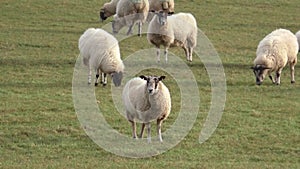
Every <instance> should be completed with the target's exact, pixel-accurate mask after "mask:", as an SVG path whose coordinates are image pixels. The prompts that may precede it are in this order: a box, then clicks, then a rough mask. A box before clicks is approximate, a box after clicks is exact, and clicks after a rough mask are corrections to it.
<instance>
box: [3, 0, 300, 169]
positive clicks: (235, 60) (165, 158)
mask: <svg viewBox="0 0 300 169" xmlns="http://www.w3.org/2000/svg"><path fill="white" fill-rule="evenodd" d="M104 2H105V1H104V0H97V1H96V0H91V1H79V0H73V1H71V0H61V1H47V0H18V1H16V0H1V1H0V10H1V15H0V29H1V32H0V51H1V55H0V72H1V76H0V115H1V116H0V168H7V169H8V168H9V169H11V168H122V169H123V168H300V160H299V157H300V148H299V147H300V136H299V133H300V97H299V96H300V73H299V72H300V66H299V64H298V65H297V66H296V84H293V85H291V84H290V77H289V69H288V68H285V69H284V71H283V74H282V78H281V80H282V84H281V85H280V86H275V85H272V84H271V82H270V81H269V80H268V79H267V80H266V81H265V82H264V83H263V85H262V86H256V85H255V79H254V75H253V73H252V71H251V70H250V66H251V65H252V61H253V60H254V58H255V50H256V47H257V44H258V42H259V41H260V40H261V39H262V38H263V37H264V36H265V35H266V34H268V33H269V32H271V31H273V30H274V29H276V28H286V29H289V30H291V31H292V32H296V31H298V30H299V29H300V22H299V1H297V0H288V1H286V0H285V1H283V0H280V1H262V0H254V1H246V0H241V1H238V0H232V1H229V0H221V1H216V0H211V1H195V0H176V6H175V9H176V12H179V11H184V12H191V13H193V14H194V16H195V17H196V19H197V21H198V27H199V28H200V29H201V30H202V31H203V32H204V33H205V35H206V36H207V37H208V38H209V39H210V41H211V42H212V44H213V45H214V47H215V49H216V50H217V51H218V54H219V56H220V58H221V60H222V62H223V66H224V69H225V74H226V83H227V86H226V87H227V91H226V105H225V110H224V113H223V116H222V119H221V121H220V123H219V125H218V128H217V129H216V131H215V132H214V134H213V135H212V136H211V137H210V138H209V140H207V141H206V142H204V143H203V144H200V143H199V141H198V137H199V132H200V131H201V128H202V127H203V124H204V121H205V118H206V115H207V113H208V110H209V108H210V104H211V97H210V94H211V84H210V81H209V77H208V75H207V72H206V69H205V67H204V65H203V64H202V62H201V60H200V59H199V58H198V57H197V56H194V60H193V63H191V64H188V65H189V67H190V69H191V70H192V72H193V73H194V75H195V78H196V81H197V84H198V87H199V95H200V99H201V102H200V104H199V112H198V116H197V119H196V122H195V123H194V125H193V128H192V129H191V130H190V131H189V133H188V135H187V136H186V137H185V138H184V139H183V140H182V141H181V142H180V143H179V144H178V145H176V146H175V147H174V148H172V149H170V150H169V151H167V152H165V153H163V154H161V155H158V156H154V157H151V158H144V159H132V158H126V157H121V156H117V155H115V154H113V153H110V152H107V151H105V150H104V149H102V148H101V147H99V146H98V145H97V144H95V143H94V142H93V140H92V139H91V138H89V137H88V136H87V135H86V133H85V132H84V130H83V128H82V126H81V124H80V122H79V120H78V118H77V116H76V112H75V109H74V104H73V99H72V78H73V70H74V66H75V63H76V59H77V56H78V54H79V50H78V47H77V45H78V39H79V37H80V35H81V34H82V33H83V32H84V30H85V29H87V28H89V27H102V26H104V25H107V24H110V23H109V22H110V21H111V18H110V19H109V20H107V21H105V22H103V23H101V22H99V16H98V12H99V9H100V7H101V6H102V4H103V3H104ZM151 47H152V46H151V45H149V44H148V42H147V40H146V37H145V35H143V37H142V38H139V37H135V36H134V37H131V38H127V39H125V40H123V41H121V42H120V48H121V54H122V57H123V59H125V58H126V57H127V56H129V55H131V54H132V53H134V52H135V51H138V50H141V49H148V48H151ZM170 51H171V52H172V53H175V54H176V55H178V56H180V57H181V58H182V59H183V60H184V62H186V61H185V59H184V56H183V55H184V52H183V51H182V50H181V49H171V50H170ZM154 59H155V56H153V60H154ZM152 72H154V73H159V74H161V73H164V72H161V71H159V70H145V71H144V72H142V73H145V74H147V73H149V74H150V73H152ZM109 83H110V82H109ZM165 83H166V84H167V86H168V87H169V88H170V90H171V94H172V114H171V115H170V117H169V118H168V119H167V120H166V121H165V123H164V125H163V128H164V130H165V129H167V128H168V127H169V126H170V125H171V124H172V123H173V122H174V121H175V119H176V117H177V115H178V114H176V112H178V110H179V109H180V104H179V102H180V96H181V95H180V94H178V92H176V91H177V90H178V86H177V84H176V81H175V80H174V79H172V78H169V79H166V81H165ZM95 94H96V98H97V100H98V101H99V103H98V105H99V108H100V109H101V110H103V115H104V117H105V118H106V120H107V122H108V123H109V124H110V125H111V126H112V127H113V128H114V129H116V130H117V131H119V132H120V133H123V134H125V135H128V136H130V134H131V128H130V124H129V123H128V122H127V121H126V119H125V118H123V117H122V116H121V115H120V114H119V113H118V112H117V111H116V109H115V107H114V105H113V104H112V97H111V90H110V88H109V87H106V88H103V87H101V86H99V87H97V88H96V90H95ZM152 126H154V125H152ZM153 134H154V132H153ZM154 135H155V134H154Z"/></svg>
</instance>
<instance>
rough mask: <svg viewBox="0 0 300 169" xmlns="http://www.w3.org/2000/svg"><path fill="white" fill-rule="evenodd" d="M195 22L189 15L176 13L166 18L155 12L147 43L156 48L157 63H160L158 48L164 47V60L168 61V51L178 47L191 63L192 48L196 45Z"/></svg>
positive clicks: (163, 13)
mask: <svg viewBox="0 0 300 169" xmlns="http://www.w3.org/2000/svg"><path fill="white" fill-rule="evenodd" d="M197 33H198V28H197V22H196V19H195V18H194V16H193V15H192V14H190V13H177V14H174V15H171V16H168V14H166V13H165V12H163V11H159V12H155V16H154V17H153V19H152V20H151V22H150V23H149V27H148V31H147V39H148V42H149V43H151V44H153V45H154V46H155V47H156V48H157V53H156V54H157V61H158V62H160V46H161V45H163V46H164V47H165V51H164V54H165V60H166V62H167V61H168V49H169V48H170V47H174V46H180V47H182V48H183V49H184V51H185V55H186V59H187V60H188V61H190V62H192V59H193V48H195V47H196V45H197Z"/></svg>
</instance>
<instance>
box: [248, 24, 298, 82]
mask: <svg viewBox="0 0 300 169" xmlns="http://www.w3.org/2000/svg"><path fill="white" fill-rule="evenodd" d="M298 50H299V46H298V42H297V38H296V36H295V35H294V34H293V33H292V32H290V31H289V30H286V29H277V30H275V31H273V32H271V33H270V34H269V35H267V36H266V37H265V38H264V39H263V40H261V41H260V42H259V44H258V47H257V50H256V58H255V60H254V66H253V67H251V69H253V72H254V74H255V77H256V84H257V85H261V84H262V82H263V80H264V78H265V76H266V75H269V78H270V79H271V81H272V82H273V83H274V84H277V85H279V84H280V75H281V72H282V69H283V68H284V67H285V66H286V64H287V63H289V65H290V74H291V83H295V77H294V73H295V65H296V63H297V52H298ZM274 71H275V72H276V76H275V79H273V78H272V75H271V73H272V72H274Z"/></svg>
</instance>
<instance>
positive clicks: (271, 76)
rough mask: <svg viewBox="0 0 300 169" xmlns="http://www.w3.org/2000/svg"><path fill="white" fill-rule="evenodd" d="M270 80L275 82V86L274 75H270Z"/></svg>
mask: <svg viewBox="0 0 300 169" xmlns="http://www.w3.org/2000/svg"><path fill="white" fill-rule="evenodd" d="M269 78H270V79H271V81H272V82H273V84H275V80H274V79H273V77H272V75H269Z"/></svg>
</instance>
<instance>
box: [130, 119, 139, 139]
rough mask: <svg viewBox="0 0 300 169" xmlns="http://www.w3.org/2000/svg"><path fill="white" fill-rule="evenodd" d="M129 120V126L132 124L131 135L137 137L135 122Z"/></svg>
mask: <svg viewBox="0 0 300 169" xmlns="http://www.w3.org/2000/svg"><path fill="white" fill-rule="evenodd" d="M129 122H130V123H131V126H132V137H133V138H134V139H136V138H137V136H136V123H135V121H131V120H129Z"/></svg>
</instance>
